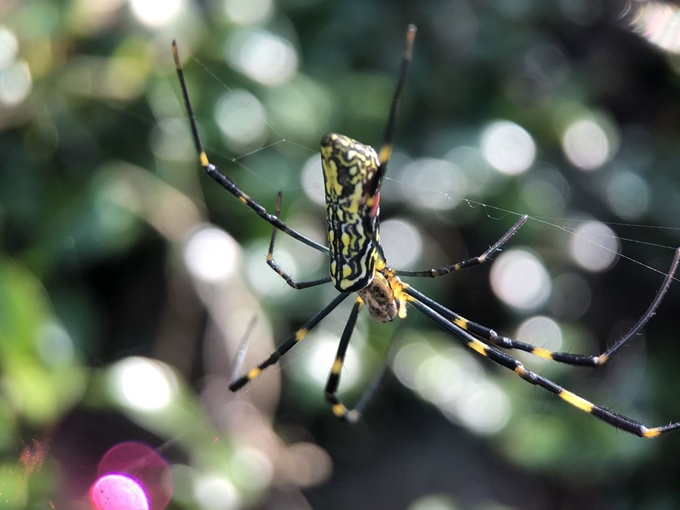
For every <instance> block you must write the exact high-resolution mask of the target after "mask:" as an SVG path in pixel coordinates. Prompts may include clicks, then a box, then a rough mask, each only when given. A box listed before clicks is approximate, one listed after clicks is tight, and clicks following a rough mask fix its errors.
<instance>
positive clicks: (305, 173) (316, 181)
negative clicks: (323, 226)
mask: <svg viewBox="0 0 680 510" xmlns="http://www.w3.org/2000/svg"><path fill="white" fill-rule="evenodd" d="M301 179H302V189H303V190H304V191H305V195H306V196H307V198H308V199H309V200H311V201H312V202H314V203H315V204H318V205H325V203H326V195H325V191H324V187H323V169H322V167H321V156H319V155H318V154H314V155H313V156H310V157H309V158H307V161H305V164H304V166H303V167H302V173H301Z"/></svg>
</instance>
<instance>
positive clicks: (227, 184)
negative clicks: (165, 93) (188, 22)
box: [172, 41, 328, 253]
mask: <svg viewBox="0 0 680 510" xmlns="http://www.w3.org/2000/svg"><path fill="white" fill-rule="evenodd" d="M172 57H173V59H174V61H175V68H176V69H177V76H178V77H179V83H180V87H181V89H182V98H183V99H184V106H185V108H186V111H187V115H188V116H189V124H190V126H191V134H192V136H193V138H194V145H195V146H196V151H197V152H198V157H199V160H200V161H201V166H202V167H203V169H204V170H205V172H206V173H207V174H208V175H209V176H210V177H212V178H213V179H214V180H215V181H217V183H218V184H219V185H220V186H222V187H223V188H224V189H226V190H227V191H228V192H229V193H231V194H232V195H234V196H235V197H236V198H238V199H239V200H240V201H241V203H243V204H245V205H247V206H248V207H250V208H251V209H252V210H253V211H255V214H257V215H258V216H259V217H260V218H262V219H263V220H265V221H267V222H268V223H270V224H271V225H272V226H274V227H276V228H278V229H279V230H281V231H282V232H284V233H286V234H288V235H289V236H291V237H292V238H294V239H297V240H298V241H300V242H302V243H304V244H306V245H307V246H310V247H311V248H314V249H315V250H318V251H320V252H322V253H328V248H326V247H325V246H323V245H321V244H319V243H317V242H316V241H313V240H312V239H310V238H308V237H306V236H304V235H302V234H300V233H299V232H297V231H296V230H293V229H292V228H290V227H289V226H288V225H286V224H285V223H284V222H282V221H281V220H280V219H279V218H278V217H277V216H276V215H273V214H269V213H268V212H267V210H266V209H265V208H264V207H262V206H261V205H260V204H259V203H257V202H256V201H255V200H253V199H252V198H250V197H249V196H248V195H246V194H245V193H244V192H243V191H241V189H240V188H239V187H238V186H237V185H236V183H235V182H234V181H232V180H231V179H230V178H229V177H227V176H226V175H225V174H223V173H222V172H221V171H220V169H219V168H217V167H216V166H215V165H213V164H212V163H210V161H209V160H208V155H207V154H206V153H205V150H204V149H203V144H202V143H201V138H200V137H199V135H198V126H197V125H196V115H195V114H194V109H193V107H192V106H191V101H190V100H189V91H188V89H187V84H186V81H185V79H184V71H183V70H182V64H181V62H180V60H179V53H178V52H177V41H172Z"/></svg>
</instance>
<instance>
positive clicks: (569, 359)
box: [405, 248, 680, 367]
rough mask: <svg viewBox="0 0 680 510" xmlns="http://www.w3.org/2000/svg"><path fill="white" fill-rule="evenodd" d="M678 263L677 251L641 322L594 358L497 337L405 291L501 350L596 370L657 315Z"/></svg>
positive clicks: (412, 289) (678, 254) (679, 249)
mask: <svg viewBox="0 0 680 510" xmlns="http://www.w3.org/2000/svg"><path fill="white" fill-rule="evenodd" d="M679 262H680V248H678V249H677V250H675V255H674V256H673V261H672V262H671V266H670V268H669V269H668V273H667V274H666V276H665V278H664V280H663V282H662V284H661V287H660V288H659V290H658V291H657V293H656V296H655V297H654V299H653V300H652V302H651V303H650V305H649V308H647V310H646V311H645V313H644V314H643V315H642V317H640V319H639V320H638V321H637V322H636V323H635V325H634V326H633V327H632V328H631V329H630V330H629V331H628V332H627V333H626V334H625V335H624V336H623V337H621V338H620V339H619V340H617V341H616V342H615V343H614V344H613V345H612V346H611V347H609V348H608V349H607V350H605V351H604V352H603V353H601V354H599V355H597V356H593V355H589V354H572V353H569V352H559V351H550V350H548V349H543V348H541V347H536V346H533V345H531V344H527V343H524V342H519V341H517V340H513V339H511V338H508V337H506V336H502V335H499V334H498V333H496V332H495V331H494V330H493V329H490V328H487V327H485V326H482V325H481V324H478V323H476V322H472V321H469V320H467V319H466V318H464V317H462V316H460V315H458V314H457V313H455V312H453V311H451V310H449V309H448V308H446V307H444V306H442V305H440V304H439V303H437V302H436V301H434V300H433V299H430V298H428V297H427V296H425V295H424V294H422V293H420V292H418V291H417V290H415V289H414V288H413V287H408V288H407V289H406V291H405V292H406V293H407V294H408V295H410V296H412V297H415V298H416V299H418V301H420V302H421V303H423V304H425V305H427V306H428V307H430V308H432V309H433V310H436V311H437V313H439V314H441V315H443V316H444V317H446V318H447V319H448V320H450V321H452V322H453V323H454V324H455V325H456V326H458V327H460V328H462V329H464V330H465V331H468V332H470V333H472V334H473V335H476V336H478V337H480V338H484V339H486V340H488V341H490V342H491V343H493V344H494V345H497V346H498V347H502V348H504V349H517V350H520V351H524V352H528V353H529V354H533V355H534V356H538V357H539V358H543V359H548V360H553V361H557V362H558V363H564V364H566V365H574V366H580V367H597V366H601V365H604V364H605V363H607V362H608V361H609V360H610V359H611V356H612V354H613V353H614V352H616V351H617V350H618V349H619V348H620V347H621V346H622V345H623V344H625V343H626V342H627V341H628V340H630V339H631V338H632V337H634V336H635V335H637V334H638V333H639V332H640V330H641V329H642V328H643V327H644V326H645V325H646V324H647V322H649V319H651V318H652V316H653V315H654V314H655V313H656V309H657V308H658V307H659V305H660V304H661V301H662V299H663V297H664V295H665V294H666V292H667V291H668V288H669V287H670V285H671V283H672V281H673V277H674V275H675V273H676V271H677V269H678V263H679Z"/></svg>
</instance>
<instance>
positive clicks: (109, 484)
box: [90, 474, 150, 510]
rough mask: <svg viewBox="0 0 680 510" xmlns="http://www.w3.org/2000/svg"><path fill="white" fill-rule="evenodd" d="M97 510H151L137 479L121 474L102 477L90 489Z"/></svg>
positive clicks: (91, 498) (93, 504)
mask: <svg viewBox="0 0 680 510" xmlns="http://www.w3.org/2000/svg"><path fill="white" fill-rule="evenodd" d="M90 501H91V502H92V506H93V507H94V508H95V509H96V510H149V508H150V507H149V500H148V499H147V497H146V494H145V493H144V488H143V487H142V486H141V484H139V482H137V481H136V480H135V479H133V478H131V477H129V476H127V475H120V474H111V475H105V476H102V477H100V478H99V479H98V480H97V481H96V482H95V483H94V484H93V485H92V488H91V489H90Z"/></svg>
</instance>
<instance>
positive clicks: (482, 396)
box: [456, 381, 510, 434]
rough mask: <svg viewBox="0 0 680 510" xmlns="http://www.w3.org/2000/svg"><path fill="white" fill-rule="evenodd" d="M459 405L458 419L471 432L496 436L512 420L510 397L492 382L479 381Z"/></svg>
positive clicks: (464, 395) (465, 394) (466, 393)
mask: <svg viewBox="0 0 680 510" xmlns="http://www.w3.org/2000/svg"><path fill="white" fill-rule="evenodd" d="M457 404H458V405H457V412H456V415H457V417H458V418H459V419H460V421H461V422H462V423H463V425H465V426H466V427H467V428H468V429H469V430H471V431H472V432H476V433H478V434H495V433H496V432H498V431H500V430H501V429H502V428H503V427H505V425H506V424H507V423H508V420H509V419H510V402H509V400H508V397H507V395H506V394H505V391H503V389H502V388H500V387H498V386H497V385H496V384H494V383H492V382H491V381H478V382H477V384H476V385H475V387H474V388H470V391H468V392H465V393H464V394H463V395H462V398H461V399H460V400H459V401H458V402H457Z"/></svg>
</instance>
